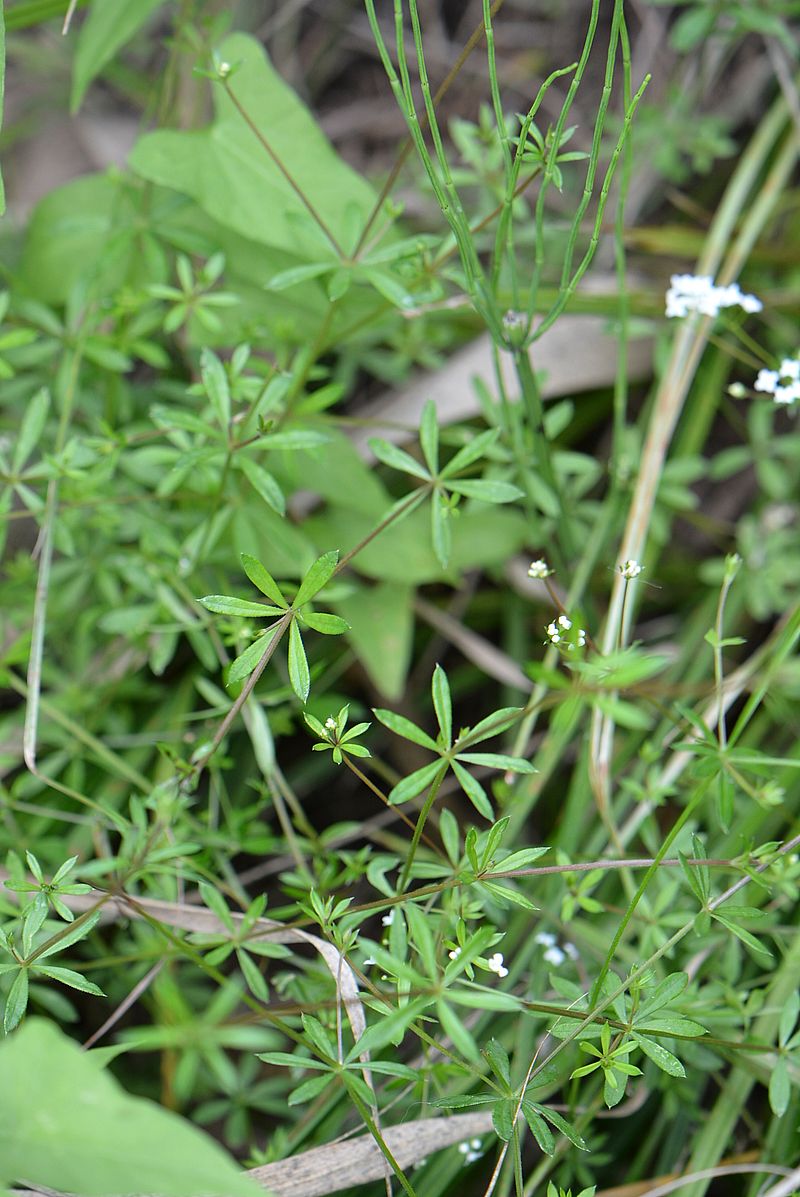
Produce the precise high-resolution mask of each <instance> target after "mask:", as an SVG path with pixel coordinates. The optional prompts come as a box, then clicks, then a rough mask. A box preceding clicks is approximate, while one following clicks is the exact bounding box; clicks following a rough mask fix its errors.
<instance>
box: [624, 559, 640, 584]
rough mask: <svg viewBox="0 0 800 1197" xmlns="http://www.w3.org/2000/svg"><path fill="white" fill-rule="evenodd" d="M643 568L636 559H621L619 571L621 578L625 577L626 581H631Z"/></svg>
mask: <svg viewBox="0 0 800 1197" xmlns="http://www.w3.org/2000/svg"><path fill="white" fill-rule="evenodd" d="M643 569H644V566H643V565H640V564H639V562H638V561H633V560H631V561H623V562H622V565H621V566H620V567H619V572H620V573H621V574H622V576H623V578H627V579H628V581H631V580H632V579H633V578H638V577H639V574H640V573H641V572H642V570H643Z"/></svg>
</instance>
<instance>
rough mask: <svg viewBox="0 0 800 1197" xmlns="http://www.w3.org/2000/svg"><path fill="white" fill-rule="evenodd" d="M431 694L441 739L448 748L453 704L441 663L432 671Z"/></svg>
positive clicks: (451, 731) (451, 730)
mask: <svg viewBox="0 0 800 1197" xmlns="http://www.w3.org/2000/svg"><path fill="white" fill-rule="evenodd" d="M431 694H432V696H433V709H434V711H435V712H436V721H437V723H438V724H439V730H440V731H441V733H442V739H443V740H444V743H445V744H446V745H447V747H448V748H449V747H450V745H451V744H452V742H453V704H452V701H451V698H450V683H449V682H448V680H447V674H446V673H445V671H444V670H443V669H442V667H441V665H437V666H436V668H435V669H434V671H433V679H432V681H431Z"/></svg>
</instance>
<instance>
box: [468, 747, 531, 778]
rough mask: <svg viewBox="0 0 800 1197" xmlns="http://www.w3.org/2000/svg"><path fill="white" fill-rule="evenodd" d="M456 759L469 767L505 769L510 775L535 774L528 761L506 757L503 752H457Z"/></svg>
mask: <svg viewBox="0 0 800 1197" xmlns="http://www.w3.org/2000/svg"><path fill="white" fill-rule="evenodd" d="M458 759H459V760H460V761H466V762H467V763H468V764H470V765H488V766H489V768H490V769H507V770H509V772H511V773H535V772H536V770H535V769H534V767H533V765H532V764H531V763H530V761H525V760H523V759H522V757H520V756H506V754H505V753H503V752H459V754H458Z"/></svg>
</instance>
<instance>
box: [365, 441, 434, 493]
mask: <svg viewBox="0 0 800 1197" xmlns="http://www.w3.org/2000/svg"><path fill="white" fill-rule="evenodd" d="M367 443H368V445H369V447H370V449H371V450H372V452H373V453H374V454H375V456H376V457H377V459H378V461H382V462H383V464H384V465H387V466H391V468H392V469H393V470H400V471H401V472H402V473H403V474H411V475H412V476H413V477H414V478H421V479H422V480H423V481H424V482H427V481H428V480H429V479H430V474H429V473H428V471H427V470H426V469H425V467H424V466H423V465H421V464H420V462H418V461H417V460H416V458H414V457H412V456H411V454H410V453H406V451H405V449H398V448H397V446H396V445H392V444H390V443H389V441H384V440H381V439H380V438H379V437H373V438H372V439H371V440H370V441H368V442H367Z"/></svg>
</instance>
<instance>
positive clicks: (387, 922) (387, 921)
mask: <svg viewBox="0 0 800 1197" xmlns="http://www.w3.org/2000/svg"><path fill="white" fill-rule="evenodd" d="M393 922H394V907H392V909H391V910H390V911H389V913H388V914H385V915H384V916H383V918H382V919H381V924H382V926H384V927H391V925H392V923H393Z"/></svg>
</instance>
